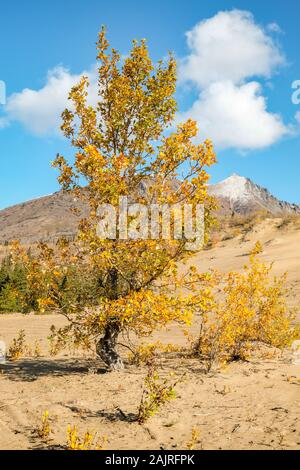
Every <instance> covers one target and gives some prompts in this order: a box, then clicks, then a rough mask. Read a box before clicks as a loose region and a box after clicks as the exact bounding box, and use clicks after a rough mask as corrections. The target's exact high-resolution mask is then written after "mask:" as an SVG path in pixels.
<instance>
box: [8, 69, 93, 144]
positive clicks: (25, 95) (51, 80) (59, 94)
mask: <svg viewBox="0 0 300 470" xmlns="http://www.w3.org/2000/svg"><path fill="white" fill-rule="evenodd" d="M81 75H87V76H88V77H89V79H90V82H91V87H90V90H91V91H90V100H91V101H92V102H95V101H96V91H95V90H96V87H95V82H96V70H95V68H93V69H91V70H90V71H88V72H82V74H80V75H72V74H71V73H70V72H69V71H68V70H67V69H65V68H63V67H56V68H55V69H53V70H51V71H49V73H48V76H47V81H46V84H45V86H44V87H43V88H41V89H40V90H32V89H29V88H25V89H24V90H22V91H21V92H20V93H15V94H13V95H11V96H10V97H9V98H8V100H7V105H6V108H5V110H6V113H7V120H9V121H17V122H20V123H21V124H23V126H24V127H25V128H27V129H28V130H29V131H30V132H32V133H33V134H37V135H48V134H56V133H59V132H60V130H59V127H60V124H61V118H60V116H61V113H62V111H63V110H64V109H65V108H66V107H70V104H71V103H70V102H69V101H68V94H69V92H70V90H71V88H72V86H74V85H75V84H76V83H78V82H79V80H80V77H81Z"/></svg>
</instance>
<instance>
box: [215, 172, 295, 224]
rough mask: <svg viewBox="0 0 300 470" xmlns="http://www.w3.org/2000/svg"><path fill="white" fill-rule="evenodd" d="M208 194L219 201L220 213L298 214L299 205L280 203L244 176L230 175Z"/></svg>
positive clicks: (264, 189)
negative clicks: (261, 212) (263, 212)
mask: <svg viewBox="0 0 300 470" xmlns="http://www.w3.org/2000/svg"><path fill="white" fill-rule="evenodd" d="M209 193H210V194H211V195H213V196H215V197H216V198H217V199H218V201H219V206H220V210H221V212H225V213H227V212H230V213H238V214H249V213H251V212H256V211H265V212H268V213H270V214H272V215H279V216H280V215H286V214H300V205H297V204H290V203H288V202H285V201H280V200H279V199H277V198H276V197H274V196H273V195H272V194H271V193H270V192H269V191H268V190H267V189H266V188H262V187H261V186H259V185H257V184H255V183H253V182H252V181H251V180H250V179H249V178H245V177H244V176H239V175H232V176H230V177H229V178H226V179H225V180H223V181H221V182H220V183H217V184H213V185H210V186H209Z"/></svg>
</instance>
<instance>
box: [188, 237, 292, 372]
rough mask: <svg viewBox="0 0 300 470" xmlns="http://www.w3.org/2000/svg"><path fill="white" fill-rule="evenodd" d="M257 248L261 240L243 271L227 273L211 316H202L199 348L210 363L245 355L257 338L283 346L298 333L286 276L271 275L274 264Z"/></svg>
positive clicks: (270, 343)
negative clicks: (263, 259) (262, 258)
mask: <svg viewBox="0 0 300 470" xmlns="http://www.w3.org/2000/svg"><path fill="white" fill-rule="evenodd" d="M257 251H260V244H256V245H255V248H254V250H253V252H252V254H251V256H250V266H246V267H245V270H244V272H243V273H235V272H231V273H229V274H228V275H227V276H225V277H224V280H223V283H225V284H223V286H222V290H221V295H220V294H219V296H218V299H216V300H215V302H214V305H213V308H212V309H211V313H212V319H208V318H207V317H205V318H204V319H203V323H202V329H201V334H200V336H199V340H198V342H197V348H198V353H200V354H201V355H202V356H203V357H206V358H209V361H210V365H209V367H211V365H212V362H214V361H216V360H217V361H221V362H222V361H224V360H225V361H229V360H232V359H238V358H240V359H246V358H247V357H248V356H249V353H250V352H251V350H252V348H253V345H254V344H255V342H262V343H265V344H268V345H271V346H274V347H277V348H284V347H286V346H288V345H289V344H290V343H291V341H292V340H293V339H295V337H296V334H297V332H296V329H295V328H293V326H292V320H293V314H292V312H291V311H290V310H289V309H288V307H287V304H286V289H285V287H284V282H285V276H283V277H282V278H280V279H277V278H273V279H272V278H271V277H270V275H269V274H270V269H271V267H270V266H267V265H265V264H264V263H263V262H261V261H259V259H258V258H257V256H256V255H255V253H256V252H257Z"/></svg>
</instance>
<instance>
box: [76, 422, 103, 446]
mask: <svg viewBox="0 0 300 470" xmlns="http://www.w3.org/2000/svg"><path fill="white" fill-rule="evenodd" d="M95 440H96V434H93V433H91V432H89V431H87V432H86V433H85V434H84V436H83V438H80V437H79V435H78V432H77V428H76V426H70V425H69V426H68V428H67V449H68V450H104V449H105V445H106V443H107V438H106V437H105V436H104V437H103V438H102V439H100V440H98V441H96V442H95Z"/></svg>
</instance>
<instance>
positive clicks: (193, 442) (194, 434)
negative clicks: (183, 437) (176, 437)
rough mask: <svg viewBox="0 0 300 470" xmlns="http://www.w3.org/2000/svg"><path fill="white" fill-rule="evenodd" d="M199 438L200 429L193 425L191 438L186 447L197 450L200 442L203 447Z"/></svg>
mask: <svg viewBox="0 0 300 470" xmlns="http://www.w3.org/2000/svg"><path fill="white" fill-rule="evenodd" d="M199 438H200V431H199V429H198V428H196V427H193V429H192V435H191V439H190V440H189V441H188V442H187V444H186V449H187V450H195V448H196V446H197V444H200V446H201V448H202V443H201V442H200V441H199Z"/></svg>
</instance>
